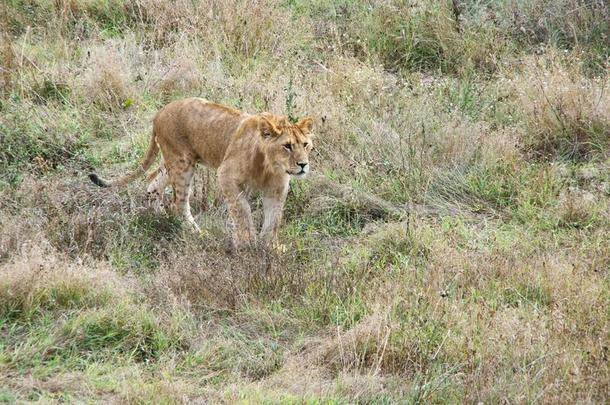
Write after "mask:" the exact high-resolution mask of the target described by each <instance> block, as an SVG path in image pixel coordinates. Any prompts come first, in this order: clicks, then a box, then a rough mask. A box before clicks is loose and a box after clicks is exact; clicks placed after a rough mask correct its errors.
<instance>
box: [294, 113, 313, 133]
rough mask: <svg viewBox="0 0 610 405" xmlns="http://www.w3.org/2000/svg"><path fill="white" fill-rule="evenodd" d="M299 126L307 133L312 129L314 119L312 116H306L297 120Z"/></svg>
mask: <svg viewBox="0 0 610 405" xmlns="http://www.w3.org/2000/svg"><path fill="white" fill-rule="evenodd" d="M297 127H299V128H300V129H301V131H303V132H304V133H306V134H307V133H309V132H311V129H312V128H313V119H312V118H311V117H305V118H303V119H302V120H301V121H299V122H297Z"/></svg>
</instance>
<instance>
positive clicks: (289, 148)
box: [284, 143, 292, 150]
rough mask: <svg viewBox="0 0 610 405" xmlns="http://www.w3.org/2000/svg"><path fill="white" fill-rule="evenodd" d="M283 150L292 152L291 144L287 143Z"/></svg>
mask: <svg viewBox="0 0 610 405" xmlns="http://www.w3.org/2000/svg"><path fill="white" fill-rule="evenodd" d="M284 148H286V150H292V144H291V143H287V144H285V145H284Z"/></svg>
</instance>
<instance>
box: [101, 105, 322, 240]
mask: <svg viewBox="0 0 610 405" xmlns="http://www.w3.org/2000/svg"><path fill="white" fill-rule="evenodd" d="M312 124H313V120H312V119H311V118H304V119H302V120H301V121H299V122H298V123H296V124H291V123H289V122H288V120H287V119H286V118H285V117H281V116H276V115H273V114H271V113H267V112H265V113H261V114H247V113H244V112H241V111H238V110H235V109H232V108H229V107H225V106H223V105H220V104H215V103H212V102H209V101H207V100H204V99H201V98H187V99H184V100H178V101H174V102H171V103H170V104H168V105H167V106H165V107H164V108H163V109H161V110H160V111H159V112H158V113H157V115H156V116H155V119H154V122H153V131H152V139H151V142H150V146H149V148H148V151H147V152H146V156H145V157H144V160H143V161H142V162H141V163H140V165H139V167H138V168H137V169H136V170H135V171H133V172H132V173H129V174H127V175H126V176H124V177H122V178H120V179H118V180H115V181H106V180H104V179H101V178H100V177H98V175H97V174H95V173H92V174H90V175H89V178H90V179H91V181H93V183H95V184H97V185H98V186H101V187H119V186H123V185H125V184H127V183H129V182H130V181H132V180H134V179H135V178H137V177H140V176H142V175H144V173H145V172H146V170H147V169H148V168H149V167H150V165H151V164H152V163H153V161H154V160H155V157H156V155H157V153H158V152H159V149H160V150H161V154H162V156H163V157H162V162H161V167H160V169H159V170H158V171H157V172H156V175H155V176H153V178H152V179H151V182H150V185H149V187H148V190H149V192H151V191H152V192H155V193H157V194H159V195H158V197H161V196H162V194H163V191H164V189H165V187H166V185H167V183H168V181H169V182H170V183H171V185H172V188H173V208H174V210H175V211H176V212H177V213H178V214H179V215H183V216H184V218H185V219H186V220H187V222H188V223H189V224H190V225H191V226H192V227H193V228H194V229H196V230H197V231H199V227H198V226H197V224H196V223H195V220H194V219H193V216H192V215H191V209H190V205H189V194H190V182H191V178H192V176H193V170H194V167H195V164H196V163H197V162H202V163H203V164H205V165H206V166H209V167H213V168H216V169H218V171H217V173H218V182H219V185H220V189H221V191H222V194H223V197H224V200H225V202H226V204H227V206H228V208H229V215H230V217H231V219H232V221H233V225H234V232H233V243H234V244H235V246H236V247H239V246H242V245H244V244H247V243H249V242H251V241H253V240H254V239H255V230H254V224H253V222H252V215H251V212H250V205H249V204H248V200H247V198H248V196H249V194H250V193H251V192H252V191H254V190H258V191H260V192H261V193H262V197H263V209H264V220H263V226H262V230H261V237H262V238H263V239H264V240H265V241H266V242H267V243H276V242H277V232H278V227H279V224H280V221H281V218H282V211H283V207H284V201H285V200H286V195H287V193H288V184H289V182H290V178H303V177H305V176H306V175H307V173H308V172H309V168H310V166H309V152H310V151H311V149H312V140H311V138H312V133H311V129H312Z"/></svg>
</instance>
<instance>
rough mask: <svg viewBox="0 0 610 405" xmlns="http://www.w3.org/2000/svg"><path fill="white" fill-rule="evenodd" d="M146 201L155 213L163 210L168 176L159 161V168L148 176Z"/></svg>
mask: <svg viewBox="0 0 610 405" xmlns="http://www.w3.org/2000/svg"><path fill="white" fill-rule="evenodd" d="M148 181H149V183H148V188H147V190H146V192H147V194H148V200H149V201H150V203H151V205H152V206H153V208H154V209H155V211H157V212H159V211H163V210H164V208H165V204H164V201H165V188H166V187H167V184H168V183H169V175H168V173H167V168H166V167H165V163H164V162H163V160H161V163H160V165H159V168H158V169H157V170H156V171H154V172H152V173H151V174H150V175H149V176H148Z"/></svg>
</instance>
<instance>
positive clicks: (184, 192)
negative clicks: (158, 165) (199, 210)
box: [169, 159, 201, 232]
mask: <svg viewBox="0 0 610 405" xmlns="http://www.w3.org/2000/svg"><path fill="white" fill-rule="evenodd" d="M194 171H195V164H194V162H190V161H186V160H184V159H181V160H180V161H179V162H178V163H177V164H176V165H174V166H172V167H171V168H170V172H169V177H170V181H171V183H172V189H173V192H174V210H175V212H176V214H178V215H182V216H183V217H184V219H185V220H186V221H187V222H188V223H189V225H190V226H191V227H192V228H193V230H195V231H196V232H201V229H199V226H198V225H197V222H195V219H194V218H193V215H192V214H191V205H190V202H189V199H190V194H191V180H192V178H193V173H194Z"/></svg>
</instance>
